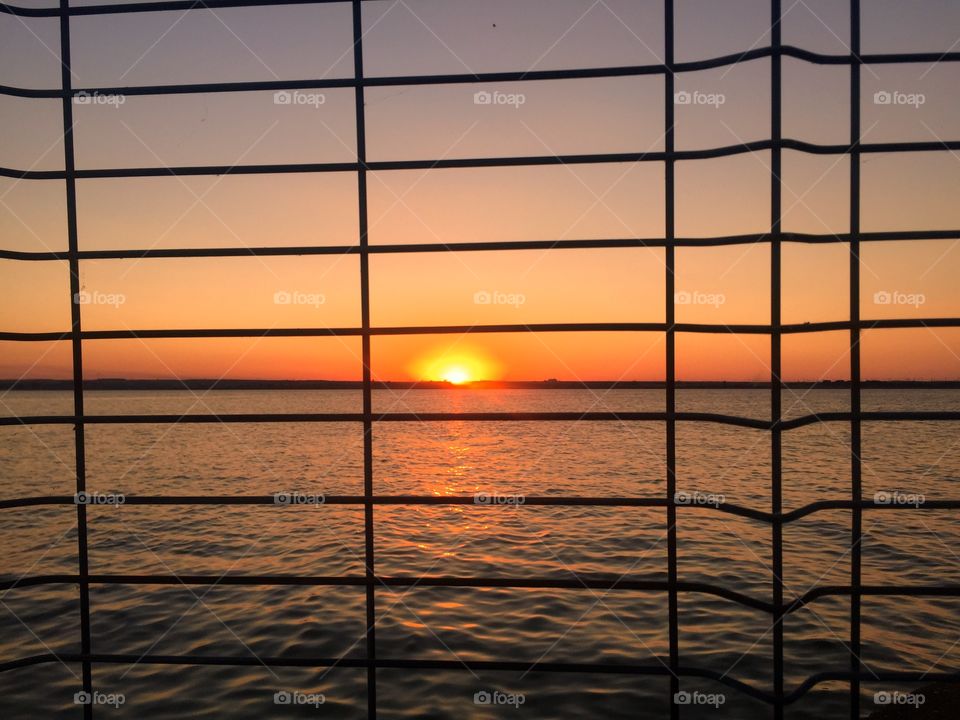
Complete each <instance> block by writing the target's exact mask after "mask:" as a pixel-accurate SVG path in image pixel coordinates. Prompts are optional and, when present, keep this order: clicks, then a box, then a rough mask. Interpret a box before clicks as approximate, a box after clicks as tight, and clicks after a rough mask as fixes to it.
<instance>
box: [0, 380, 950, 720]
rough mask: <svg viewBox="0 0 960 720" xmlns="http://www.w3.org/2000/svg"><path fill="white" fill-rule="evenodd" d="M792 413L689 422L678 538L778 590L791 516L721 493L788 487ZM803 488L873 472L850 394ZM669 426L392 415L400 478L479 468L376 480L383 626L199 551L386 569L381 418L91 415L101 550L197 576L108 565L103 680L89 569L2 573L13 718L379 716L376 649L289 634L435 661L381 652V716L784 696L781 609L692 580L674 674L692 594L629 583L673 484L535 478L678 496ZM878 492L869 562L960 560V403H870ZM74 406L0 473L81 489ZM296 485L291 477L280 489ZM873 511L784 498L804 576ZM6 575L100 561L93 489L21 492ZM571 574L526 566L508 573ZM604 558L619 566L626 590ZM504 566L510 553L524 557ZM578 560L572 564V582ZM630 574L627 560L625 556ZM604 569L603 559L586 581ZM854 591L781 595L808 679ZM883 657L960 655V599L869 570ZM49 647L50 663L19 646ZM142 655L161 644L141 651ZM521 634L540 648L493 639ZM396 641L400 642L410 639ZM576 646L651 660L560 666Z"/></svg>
mask: <svg viewBox="0 0 960 720" xmlns="http://www.w3.org/2000/svg"><path fill="white" fill-rule="evenodd" d="M849 396H850V394H849V391H848V390H843V389H804V390H797V389H791V390H785V391H784V395H783V400H782V402H783V411H784V415H785V416H787V417H800V416H806V415H811V414H817V413H822V412H835V411H844V410H848V409H849ZM72 401H73V398H72V395H71V394H70V393H68V392H59V391H46V392H32V391H14V392H6V393H5V394H3V395H2V397H0V415H2V416H8V417H9V416H14V417H27V416H37V415H58V414H62V415H70V414H71V413H72ZM664 403H665V395H664V391H663V390H624V389H614V390H591V389H571V390H568V389H551V390H544V389H482V390H472V389H455V390H424V389H413V390H379V389H378V390H375V391H374V393H373V406H374V412H375V413H378V414H380V413H411V414H413V416H414V417H416V416H417V415H420V414H427V413H451V412H453V413H460V412H513V411H516V412H557V411H563V412H574V413H581V412H583V413H587V412H598V411H613V412H624V411H645V412H659V411H662V410H663V408H664ZM677 409H678V410H680V411H690V412H705V413H721V414H728V415H736V416H741V417H749V418H758V419H768V418H769V416H770V392H769V391H768V390H762V389H758V390H744V389H718V390H707V389H681V390H678V391H677ZM863 409H864V410H868V411H870V410H892V411H913V410H952V411H955V410H958V409H960V391H958V390H930V389H911V390H893V389H870V390H864V391H863ZM361 410H362V394H361V392H360V391H359V390H316V391H313V390H283V391H278V390H244V391H228V390H212V391H211V390H208V391H90V392H87V393H85V412H86V413H87V414H90V415H126V414H131V415H138V414H164V415H177V416H179V415H182V414H209V415H211V416H218V417H219V416H222V415H229V414H237V413H357V412H361ZM770 437H771V436H770V433H769V432H768V431H764V430H755V429H751V428H745V427H734V426H730V425H724V424H719V423H714V422H688V421H682V422H678V423H677V429H676V442H677V446H676V471H677V490H678V492H682V493H685V497H686V498H687V499H688V502H689V504H687V505H683V506H681V507H678V509H677V526H676V532H677V558H678V560H677V563H678V565H677V567H678V577H679V579H680V580H681V581H685V582H687V581H689V582H701V583H709V584H711V585H716V586H721V587H724V588H727V589H729V590H733V591H736V592H737V593H741V594H744V595H748V596H751V597H754V598H757V599H758V600H761V601H763V602H770V601H771V598H772V594H773V587H774V578H775V574H774V569H773V562H772V554H773V549H772V548H773V544H772V537H773V536H772V532H773V531H772V528H771V525H770V524H769V523H767V522H763V521H759V520H755V519H751V518H746V517H741V516H738V515H735V514H732V513H729V512H724V511H723V510H722V506H723V505H725V504H733V505H739V506H743V507H748V508H753V509H757V510H761V511H769V510H770V509H771V502H772V501H771V477H772V456H771V442H770ZM782 437H783V440H782V453H783V457H782V478H783V498H782V503H783V508H784V510H786V511H789V510H793V509H797V508H801V507H804V506H806V505H808V504H810V503H814V502H818V501H823V500H849V499H850V497H851V480H850V477H851V457H852V455H851V453H852V451H851V434H850V425H849V423H848V422H816V423H812V424H809V425H804V426H802V427H798V428H794V429H791V430H787V431H785V432H784V433H783V435H782ZM665 443H666V426H665V423H663V422H660V421H633V420H620V419H609V420H603V421H597V420H579V421H571V420H564V421H542V422H534V421H480V422H478V421H473V422H470V421H459V420H458V421H439V420H422V421H421V420H418V419H412V420H410V421H407V422H376V423H374V426H373V434H372V448H373V462H372V472H373V487H374V492H375V494H377V495H384V496H390V495H417V496H428V497H432V498H443V497H446V496H465V497H469V498H473V499H472V500H471V501H469V502H466V503H462V504H420V505H404V504H378V505H375V506H374V510H373V539H374V546H373V550H374V552H373V560H374V564H373V567H372V568H371V569H372V571H373V572H374V573H375V575H376V577H378V578H397V577H404V578H413V579H414V580H413V581H412V582H410V583H408V584H407V585H405V586H402V587H400V586H396V585H387V584H381V583H379V582H377V583H375V584H374V593H373V598H374V607H373V612H374V615H375V619H376V622H375V628H374V634H375V642H374V644H373V647H370V648H368V647H367V645H366V640H367V632H366V631H367V625H366V617H367V594H366V589H365V587H364V585H363V584H362V581H361V582H359V583H356V584H348V585H334V586H305V585H286V586H267V585H255V586H240V585H230V584H227V583H225V582H217V583H216V584H209V583H208V584H192V583H191V582H188V581H180V580H179V579H180V578H183V577H185V576H189V575H208V576H215V577H216V578H218V579H219V578H221V577H229V576H235V575H307V576H330V577H339V576H346V577H351V578H360V579H362V578H364V576H365V572H366V570H367V566H366V565H365V561H366V556H365V524H364V509H363V507H362V506H360V505H356V504H337V503H335V502H329V501H328V498H332V497H336V496H356V495H362V494H363V484H364V452H363V448H364V440H363V426H362V424H361V423H358V422H314V423H306V422H299V423H297V422H272V423H268V422H243V423H221V422H216V421H215V420H214V422H210V423H166V424H143V423H129V424H128V423H114V424H95V423H94V424H89V425H87V426H86V430H85V460H86V485H87V489H88V491H89V492H90V493H91V497H92V498H93V497H95V498H96V500H95V502H94V504H90V505H89V506H88V508H87V517H88V533H87V534H88V540H89V565H90V573H91V574H94V575H144V574H159V575H167V576H172V577H174V578H176V580H174V581H173V582H172V584H165V585H146V584H123V583H115V584H102V583H93V584H92V585H91V586H90V630H91V650H92V652H94V653H98V654H105V655H117V656H122V658H123V660H122V661H118V662H102V663H100V662H98V663H93V665H92V674H93V688H94V691H95V692H94V695H93V697H92V698H84V697H83V696H78V695H77V693H78V692H80V691H81V690H82V682H81V678H82V668H81V666H80V664H79V663H77V662H74V661H72V660H69V659H67V660H61V659H60V656H61V655H64V654H66V655H69V654H71V653H73V654H75V653H79V652H80V649H81V645H80V642H81V640H80V638H81V626H80V605H79V590H78V586H77V585H76V584H70V583H63V582H54V583H48V584H37V585H29V586H26V585H24V586H17V587H13V588H8V589H5V590H0V667H3V669H4V671H3V672H0V717H3V718H5V720H17V719H19V718H30V719H33V718H79V717H82V706H81V705H80V704H78V701H79V702H83V701H85V700H87V699H91V700H92V702H93V703H94V707H93V715H94V717H105V718H149V719H151V720H152V719H161V718H188V717H189V718H241V719H245V718H250V719H253V718H258V719H260V718H286V717H298V718H299V717H311V718H365V717H367V702H368V697H369V693H368V675H367V670H366V668H364V667H357V666H356V665H350V663H349V662H347V663H346V664H337V663H333V664H330V665H328V666H325V667H286V666H285V667H268V666H267V665H266V664H264V663H263V662H262V661H263V659H264V658H267V659H269V658H284V659H288V660H289V659H292V660H296V659H303V658H330V659H336V658H347V659H351V658H352V659H358V658H359V659H362V658H364V657H366V655H367V653H370V654H371V655H375V656H376V658H378V660H386V661H394V660H398V661H409V660H415V661H426V662H427V663H428V664H429V663H430V662H433V661H440V662H439V663H438V664H437V665H436V666H434V667H427V668H417V667H409V666H407V667H404V666H402V663H394V666H393V667H389V666H388V667H382V668H379V669H377V671H376V673H375V696H376V709H377V717H380V718H436V719H438V720H440V719H451V720H459V719H461V718H478V719H483V718H516V719H517V720H520V719H521V718H538V719H540V718H663V717H669V713H670V705H671V703H674V702H678V703H681V704H683V707H682V708H681V717H683V718H694V719H697V718H714V719H721V718H736V719H739V718H765V717H771V716H772V708H771V706H770V705H769V704H767V703H765V702H764V701H762V700H759V699H756V698H753V697H751V696H750V695H749V694H747V693H745V692H743V691H742V689H738V687H737V685H738V684H740V683H745V684H747V685H749V686H751V687H753V688H756V689H757V690H760V691H762V692H772V691H773V688H774V681H775V679H774V660H773V657H774V644H773V637H774V631H773V618H772V616H771V615H770V614H769V613H767V612H765V611H763V610H760V609H754V608H752V607H747V606H744V605H742V604H740V603H737V602H735V601H733V600H731V599H727V598H723V597H719V596H717V595H712V594H707V593H702V592H690V591H682V592H680V593H679V594H678V612H677V617H678V628H679V636H678V648H679V664H680V666H682V667H683V668H685V669H689V668H695V669H701V670H706V671H708V672H709V673H710V674H713V675H715V676H717V677H719V678H721V680H717V679H706V678H704V677H700V676H697V675H696V674H689V673H685V674H683V675H682V676H681V677H680V685H679V687H680V689H681V695H680V696H679V697H675V696H673V695H672V694H671V683H670V679H671V678H670V663H669V622H668V619H669V606H668V594H667V593H666V592H664V591H663V590H659V589H657V590H633V589H625V588H622V587H617V586H616V582H620V581H634V580H636V581H647V580H653V581H664V580H666V579H667V572H668V541H667V510H666V509H665V508H664V507H622V506H620V507H617V506H609V505H607V506H603V505H595V506H589V505H576V506H556V505H535V504H528V503H526V502H525V500H526V498H528V497H533V496H550V497H568V496H569V497H573V496H579V497H588V498H610V497H629V498H661V499H662V498H665V497H666V481H665V478H666V474H667V465H666V444H665ZM861 461H862V478H863V481H862V483H863V497H864V499H867V500H872V499H874V498H877V497H881V498H887V499H888V503H889V504H899V505H900V506H901V507H900V508H898V509H897V510H895V511H894V510H890V509H867V510H864V512H863V540H862V545H861V555H862V579H863V583H864V584H869V585H897V584H910V585H923V584H937V583H958V582H960V523H958V513H957V511H956V510H942V509H934V508H930V507H925V503H927V502H929V501H932V500H945V499H957V498H960V433H958V430H957V425H956V423H953V422H932V421H905V422H892V421H870V422H865V423H864V424H863V430H862V455H861ZM74 468H75V447H74V434H73V429H72V426H71V425H68V424H47V425H44V424H25V425H24V424H12V425H6V426H2V427H0V500H11V499H15V498H29V497H40V496H73V494H74V492H75V489H76V488H75V482H76V480H75V469H74ZM138 495H156V496H198V495H214V496H218V495H241V496H242V495H249V496H268V495H269V496H275V497H277V498H279V499H278V501H277V502H274V503H265V504H261V505H188V504H170V505H136V504H131V503H128V502H127V499H128V498H131V497H135V496H138ZM283 497H286V498H288V499H290V498H294V500H293V501H290V502H284V501H283V499H282V498H283ZM851 520H852V518H851V511H850V510H849V509H826V510H819V511H816V512H813V513H810V514H807V515H805V516H803V517H801V518H800V519H797V520H795V521H792V522H789V523H786V524H785V525H784V531H783V538H784V546H783V574H782V577H781V578H780V579H781V581H782V583H783V588H784V590H783V592H784V598H785V600H786V601H791V600H793V599H795V598H797V597H800V596H803V595H804V594H806V593H808V592H810V591H813V590H815V589H816V588H818V587H821V586H830V585H843V584H848V583H849V582H850V572H851V551H850V544H851ZM0 547H2V561H0V579H2V580H3V581H6V582H8V584H9V582H10V581H16V580H20V579H25V578H30V577H34V576H42V575H57V574H61V575H62V574H67V575H70V574H75V573H77V568H78V538H77V511H76V508H75V506H74V505H73V504H59V505H34V506H25V507H6V508H3V509H0ZM423 576H426V577H429V578H437V577H443V578H481V579H491V578H493V579H497V581H498V582H497V585H496V586H493V587H456V586H451V587H428V586H420V585H418V584H417V582H416V578H420V577H423ZM536 579H547V580H562V581H565V583H561V584H565V586H564V587H559V588H557V587H555V588H534V587H514V586H511V585H510V582H509V581H510V580H514V581H528V580H536ZM585 579H587V580H598V579H599V580H605V581H608V582H607V584H608V585H613V587H606V588H604V589H597V588H593V587H589V586H588V583H583V581H584V580H585ZM500 581H505V582H500ZM566 581H572V582H566ZM609 581H613V582H609ZM582 583H583V584H582ZM850 613H851V606H850V599H849V597H847V596H843V595H826V596H823V597H819V598H817V599H815V600H814V601H813V602H810V603H809V604H807V605H805V606H803V607H802V608H799V609H797V610H796V611H794V612H791V613H790V614H788V615H787V616H786V617H785V618H784V619H783V621H782V622H783V636H784V646H783V654H784V688H785V691H786V692H787V693H788V694H790V693H792V692H793V691H794V690H796V689H797V688H798V687H800V686H801V685H802V684H803V683H804V681H805V680H806V679H807V678H808V677H810V676H812V675H815V674H818V673H823V672H831V671H840V672H843V671H847V670H848V669H849V668H850V657H851V652H852V649H851V645H850ZM861 613H862V622H861V646H860V648H859V653H858V656H859V659H860V660H861V662H862V667H863V669H864V672H866V673H868V674H881V673H885V672H895V671H908V672H916V673H921V674H925V675H935V674H936V673H948V672H957V671H960V598H956V597H953V598H950V597H935V596H929V597H899V596H866V597H864V598H863V601H862V611H861ZM48 654H49V655H50V656H51V659H50V661H48V662H43V663H38V664H23V665H17V664H16V663H14V661H16V660H18V659H22V658H28V657H31V656H38V655H48ZM157 656H163V657H166V656H191V657H200V658H203V657H211V656H228V657H231V658H233V657H235V658H240V659H242V662H243V663H245V664H244V665H240V666H229V665H216V664H193V665H177V664H165V663H154V662H149V661H148V660H149V659H150V658H155V657H157ZM144 657H146V658H147V659H146V660H140V658H144ZM481 661H509V662H512V663H519V664H520V665H522V667H523V669H512V670H492V669H489V668H486V667H483V666H482V665H481V666H471V663H477V662H481ZM387 664H388V665H389V663H387ZM565 664H581V665H583V664H587V665H594V664H604V665H629V666H643V667H650V668H654V669H655V672H651V673H648V674H643V673H629V672H597V671H577V672H551V671H550V669H551V668H558V667H563V666H564V665H565ZM922 686H923V683H889V682H880V681H874V680H867V681H865V682H864V683H863V684H862V687H861V708H862V712H863V716H864V717H867V716H869V715H870V714H871V713H872V712H874V711H876V710H880V709H882V706H883V704H884V701H883V698H884V697H885V696H884V693H887V696H886V697H888V698H889V697H890V696H891V694H892V693H903V695H902V696H898V697H908V696H909V694H911V693H915V692H916V691H917V690H918V688H920V687H922ZM849 693H850V690H849V685H848V684H847V683H845V682H837V681H829V682H820V683H818V684H816V685H814V686H813V687H812V688H810V689H809V690H808V691H806V692H804V693H803V694H801V695H800V696H799V697H797V698H795V699H793V701H792V702H790V704H789V705H787V707H786V711H785V716H786V717H787V718H817V719H818V720H825V719H829V718H843V717H849V702H850V700H849Z"/></svg>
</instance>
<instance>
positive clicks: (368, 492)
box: [353, 0, 377, 720]
mask: <svg viewBox="0 0 960 720" xmlns="http://www.w3.org/2000/svg"><path fill="white" fill-rule="evenodd" d="M353 70H354V73H355V75H356V78H357V86H356V89H355V93H354V100H355V114H356V124H357V163H358V166H359V167H358V168H357V200H358V210H359V228H360V316H361V317H360V322H361V326H362V330H363V333H362V337H361V343H362V348H361V354H362V356H363V416H364V420H363V498H364V503H363V531H364V564H365V566H366V606H367V620H366V636H365V639H366V652H367V659H368V660H371V661H374V660H376V658H377V643H376V611H377V598H376V587H375V584H376V572H375V567H374V551H373V546H374V543H373V494H374V493H373V421H372V419H371V418H372V415H373V383H372V379H371V370H370V255H369V252H368V249H369V238H368V230H369V225H368V221H367V169H366V164H367V138H366V121H365V114H364V100H363V97H364V94H363V6H362V0H353ZM376 716H377V669H376V667H375V665H374V664H373V663H372V662H371V663H370V664H368V665H367V717H369V718H370V719H371V720H373V719H374V718H376Z"/></svg>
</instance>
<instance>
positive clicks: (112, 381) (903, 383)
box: [0, 378, 960, 390]
mask: <svg viewBox="0 0 960 720" xmlns="http://www.w3.org/2000/svg"><path fill="white" fill-rule="evenodd" d="M372 386H373V388H374V389H376V390H413V389H418V390H582V389H591V390H615V389H616V390H662V389H663V388H665V387H666V383H665V382H664V381H662V380H584V381H579V380H552V379H551V380H478V381H474V382H466V383H463V384H460V385H455V384H453V383H450V382H446V381H443V380H424V381H392V380H391V381H374V382H373V383H372ZM675 386H676V387H677V388H680V389H688V390H759V389H765V388H769V387H770V383H769V382H749V381H729V382H727V381H716V380H680V381H677V383H676V384H675ZM784 386H785V387H788V388H794V389H833V390H841V389H844V388H849V387H850V382H849V381H846V380H818V381H796V382H787V383H784ZM860 387H862V388H867V389H887V390H905V389H911V388H913V389H916V388H921V389H931V390H936V389H942V390H957V389H960V380H864V381H862V382H861V383H860ZM83 388H84V390H359V389H362V388H363V382H361V381H359V380H215V379H203V378H197V379H190V380H160V379H157V380H130V379H126V378H97V379H95V380H86V381H84V383H83ZM72 389H73V381H72V380H43V379H31V380H14V379H7V380H2V379H0V390H72Z"/></svg>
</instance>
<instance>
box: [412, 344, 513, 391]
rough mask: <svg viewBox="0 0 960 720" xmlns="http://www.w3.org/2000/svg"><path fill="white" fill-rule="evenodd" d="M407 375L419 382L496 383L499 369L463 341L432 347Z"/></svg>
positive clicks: (492, 360) (481, 351)
mask: <svg viewBox="0 0 960 720" xmlns="http://www.w3.org/2000/svg"><path fill="white" fill-rule="evenodd" d="M408 372H410V374H411V375H412V376H413V377H415V378H418V379H420V380H441V381H444V382H448V383H450V384H452V385H466V384H467V383H472V382H477V381H480V380H498V379H499V378H500V366H499V363H498V362H496V361H495V360H494V359H493V358H492V357H490V355H489V354H488V353H486V352H484V351H483V350H482V349H481V348H479V347H475V346H473V345H472V344H470V345H465V344H464V342H463V341H462V340H458V341H456V342H455V343H454V344H453V345H451V346H448V347H444V346H435V347H434V348H432V349H431V350H430V351H429V352H427V353H424V354H423V355H422V356H421V357H420V358H419V359H418V360H415V361H414V362H413V363H412V364H411V365H410V366H409V369H408Z"/></svg>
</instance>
